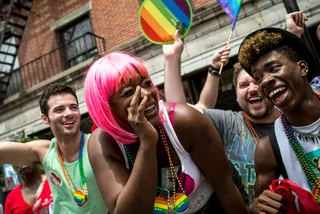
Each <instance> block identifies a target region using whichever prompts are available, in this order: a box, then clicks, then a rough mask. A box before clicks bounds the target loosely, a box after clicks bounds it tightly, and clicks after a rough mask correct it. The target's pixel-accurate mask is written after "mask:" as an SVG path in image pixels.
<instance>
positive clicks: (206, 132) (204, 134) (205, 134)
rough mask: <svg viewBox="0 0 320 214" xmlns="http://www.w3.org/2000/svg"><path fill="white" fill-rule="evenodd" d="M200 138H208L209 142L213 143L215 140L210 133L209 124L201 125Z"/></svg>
mask: <svg viewBox="0 0 320 214" xmlns="http://www.w3.org/2000/svg"><path fill="white" fill-rule="evenodd" d="M200 138H201V139H204V140H206V141H207V143H212V142H213V139H212V137H211V136H210V135H209V128H208V126H206V125H201V126H200Z"/></svg>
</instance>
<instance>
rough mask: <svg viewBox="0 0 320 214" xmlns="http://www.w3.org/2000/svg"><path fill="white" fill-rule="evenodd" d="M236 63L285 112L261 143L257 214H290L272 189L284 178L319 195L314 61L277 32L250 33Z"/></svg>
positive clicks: (295, 41) (257, 161)
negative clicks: (310, 79) (310, 78)
mask: <svg viewBox="0 0 320 214" xmlns="http://www.w3.org/2000/svg"><path fill="white" fill-rule="evenodd" d="M238 60H239V62H240V63H241V65H242V67H243V68H244V69H245V70H246V71H247V72H248V73H249V74H250V75H252V76H253V77H254V79H255V80H256V81H257V83H258V85H259V88H260V92H261V94H263V95H264V96H265V97H266V98H268V100H270V101H271V102H272V103H273V104H274V105H275V106H277V107H278V108H279V109H280V110H281V111H282V112H283V113H282V114H281V116H280V117H279V119H277V120H276V122H275V125H274V133H273V135H269V137H266V138H264V139H262V140H260V141H259V142H258V144H257V148H256V153H255V168H256V173H257V179H256V183H255V194H256V196H257V198H256V199H255V200H254V203H253V204H252V205H251V206H250V210H251V212H253V213H277V212H280V213H286V212H287V210H286V207H288V204H286V202H285V201H284V200H283V199H284V198H283V197H282V196H281V195H279V194H276V193H273V192H271V191H269V190H268V187H269V185H270V183H271V181H272V180H273V179H278V178H279V176H280V175H282V176H283V177H284V178H288V179H290V180H292V181H293V182H295V183H296V184H298V185H299V186H300V187H302V188H303V189H305V190H306V191H309V192H310V193H312V194H313V196H314V198H315V200H316V201H317V203H319V202H320V198H319V194H320V189H319V179H320V173H319V169H320V167H319V164H318V163H319V158H320V119H319V118H320V108H319V106H320V100H319V95H317V94H315V93H314V91H313V90H312V88H311V87H310V85H309V82H308V79H307V74H308V72H310V71H313V69H314V61H313V56H312V55H311V53H310V51H309V50H308V49H307V47H306V46H305V45H304V44H303V42H302V41H301V40H300V38H299V37H297V36H295V35H294V34H292V33H289V32H288V31H285V30H282V29H277V28H265V29H261V30H258V31H255V32H253V33H251V34H250V35H249V36H247V37H246V38H245V39H244V41H243V42H242V44H241V46H240V49H239V55H238Z"/></svg>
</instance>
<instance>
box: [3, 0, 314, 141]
mask: <svg viewBox="0 0 320 214" xmlns="http://www.w3.org/2000/svg"><path fill="white" fill-rule="evenodd" d="M140 2H141V1H140V0H91V1H90V0H67V1H65V0H54V1H52V0H33V1H32V8H31V13H30V16H29V18H28V20H27V25H26V28H25V30H24V34H23V37H22V41H21V45H20V47H19V52H18V61H19V66H20V69H18V71H17V72H19V74H20V75H21V88H22V90H19V91H17V92H16V93H12V94H10V96H7V98H6V99H4V101H3V103H2V104H1V106H0V140H4V139H16V138H19V137H21V136H23V137H25V136H35V135H36V136H40V137H47V138H50V137H51V135H50V132H49V129H48V127H46V126H45V125H44V124H43V123H42V121H41V119H40V110H39V107H38V99H39V96H40V94H41V92H42V91H43V88H44V87H46V85H48V84H49V83H52V82H55V81H62V82H68V83H69V84H71V85H73V86H75V87H76V89H77V94H78V96H79V104H80V111H81V113H82V114H83V126H82V127H83V129H85V130H87V131H89V129H88V127H90V121H89V120H88V119H86V118H88V114H87V109H86V107H85V103H84V98H83V85H82V81H83V77H84V75H85V72H86V69H87V68H88V66H89V65H90V64H91V63H92V61H93V58H94V57H93V56H94V55H96V54H97V53H103V52H110V51H113V50H126V51H130V52H133V53H135V54H136V55H138V56H140V57H142V58H143V59H144V60H145V65H146V67H147V68H148V70H149V72H150V74H151V77H152V79H153V81H154V82H155V84H157V85H158V86H159V87H160V88H161V87H162V85H163V80H164V78H163V71H164V58H163V55H162V47H161V46H159V45H152V44H151V43H150V42H148V41H147V40H146V39H145V38H144V37H143V36H142V34H141V32H140V29H139V26H138V10H139V6H140ZM191 2H192V9H193V25H192V28H191V30H190V32H189V34H188V36H187V37H186V38H185V40H184V42H185V49H184V53H183V56H182V75H183V80H184V86H185V90H186V94H187V98H188V101H189V102H196V101H197V99H198V98H199V94H200V91H201V88H202V86H203V83H204V80H205V79H204V78H205V76H206V69H207V66H208V64H209V63H210V60H211V56H212V55H213V54H214V52H216V51H217V50H219V49H220V48H221V47H223V45H224V44H225V42H226V40H227V38H228V35H229V32H230V28H231V25H230V24H231V20H230V18H229V17H228V16H227V15H226V14H225V13H224V11H223V10H222V8H221V7H220V5H218V3H217V2H216V0H191ZM298 4H299V7H300V9H301V10H303V11H304V12H305V13H306V14H307V15H308V16H309V21H308V22H307V26H308V28H309V30H310V33H311V34H314V29H315V26H316V25H317V24H319V23H320V21H319V20H320V1H318V0H300V1H299V2H298ZM285 14H286V10H285V7H284V5H283V2H282V1H281V0H243V2H242V8H241V11H240V14H239V18H238V22H237V27H236V29H235V31H234V33H233V36H232V39H231V43H230V46H231V48H232V51H231V62H230V63H229V65H228V66H227V67H226V71H225V72H224V74H223V75H222V77H221V86H220V93H219V101H218V107H219V108H225V109H237V104H236V102H235V94H234V91H233V88H232V69H231V67H232V66H231V64H232V62H234V61H235V59H236V57H235V56H236V53H237V50H238V47H239V44H240V43H241V41H242V39H243V37H244V36H245V35H247V34H248V33H250V32H251V31H253V30H256V29H259V28H262V27H266V26H274V27H281V28H285V22H284V18H285ZM87 32H89V33H88V34H87V37H86V36H84V34H85V33H87ZM313 37H314V36H313ZM63 45H64V46H63ZM315 45H319V43H317V42H316V41H315ZM82 46H86V47H85V48H84V47H82ZM79 50H80V53H78V52H79ZM84 50H85V51H84Z"/></svg>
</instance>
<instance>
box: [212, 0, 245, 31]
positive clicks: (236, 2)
mask: <svg viewBox="0 0 320 214" xmlns="http://www.w3.org/2000/svg"><path fill="white" fill-rule="evenodd" d="M217 1H218V2H219V4H220V5H221V7H222V8H223V10H224V12H226V14H228V16H230V17H231V19H232V30H233V29H234V27H235V26H236V21H237V18H238V14H239V11H240V7H241V3H242V0H217Z"/></svg>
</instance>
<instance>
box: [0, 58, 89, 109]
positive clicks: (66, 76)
mask: <svg viewBox="0 0 320 214" xmlns="http://www.w3.org/2000/svg"><path fill="white" fill-rule="evenodd" d="M93 60H94V57H91V58H89V59H87V60H86V61H84V62H82V63H79V64H78V65H75V66H73V67H71V68H69V69H67V70H65V71H62V72H60V73H58V74H56V75H54V76H52V77H50V78H49V79H47V80H45V81H43V82H40V83H38V84H36V85H34V86H32V87H31V88H28V89H26V90H25V91H24V92H21V93H18V94H15V95H12V96H10V97H8V98H7V99H5V100H4V104H3V105H1V110H0V114H2V113H4V112H5V111H7V110H8V109H12V108H14V107H15V106H19V105H23V104H24V103H25V102H28V101H29V100H30V99H32V98H33V97H35V96H36V97H38V96H40V94H41V92H42V91H43V88H44V87H45V86H47V85H49V84H51V83H53V82H58V81H65V82H71V81H72V79H77V78H81V77H82V76H83V75H84V74H85V69H86V68H87V67H89V66H90V65H91V64H92V62H93Z"/></svg>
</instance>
